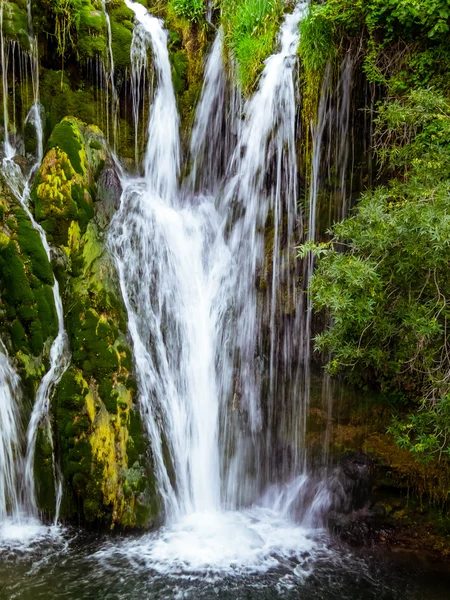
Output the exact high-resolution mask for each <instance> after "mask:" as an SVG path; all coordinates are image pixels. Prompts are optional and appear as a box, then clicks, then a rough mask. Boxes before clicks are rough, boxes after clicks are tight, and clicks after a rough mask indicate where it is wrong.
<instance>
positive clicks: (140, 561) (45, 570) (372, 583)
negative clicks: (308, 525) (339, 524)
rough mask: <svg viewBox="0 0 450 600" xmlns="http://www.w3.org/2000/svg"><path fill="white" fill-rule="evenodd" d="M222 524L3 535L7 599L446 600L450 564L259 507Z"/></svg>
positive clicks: (0, 567)
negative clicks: (336, 534) (341, 536)
mask: <svg viewBox="0 0 450 600" xmlns="http://www.w3.org/2000/svg"><path fill="white" fill-rule="evenodd" d="M216 517H217V515H196V516H191V517H189V518H187V519H186V521H185V522H183V523H181V524H179V525H178V526H176V527H173V528H167V527H166V528H163V529H161V530H159V531H156V532H154V533H152V534H146V535H140V536H127V537H121V536H120V537H119V536H114V537H112V538H111V537H107V536H103V535H95V534H86V533H81V532H80V531H78V530H73V529H70V528H68V529H62V528H46V530H45V531H44V528H41V529H39V528H37V529H36V530H35V531H34V534H35V535H36V537H35V538H33V537H32V536H27V538H26V539H22V540H20V539H19V537H18V535H15V537H14V539H10V540H9V541H8V539H7V538H6V537H5V536H4V535H3V537H2V540H1V541H0V600H12V599H20V600H30V599H33V600H36V599H38V598H43V599H44V598H45V599H50V598H52V599H53V598H55V599H57V598H65V599H69V600H88V599H89V600H94V599H105V600H106V599H107V600H113V599H115V600H122V599H124V600H125V599H126V600H138V599H139V600H143V599H152V600H153V599H155V600H156V599H167V600H169V599H174V600H175V599H189V598H195V599H196V600H200V599H205V600H206V599H208V600H209V599H213V598H218V599H223V600H240V599H242V600H244V599H245V600H253V599H255V600H256V599H266V600H269V599H270V600H272V599H278V598H280V599H281V598H283V599H286V600H289V599H298V598H301V599H302V600H310V599H311V600H312V599H319V598H320V599H323V600H332V599H338V598H339V599H340V600H343V599H348V600H370V599H372V598H373V599H375V598H376V599H377V600H403V599H405V600H406V599H408V600H416V599H417V600H419V599H420V600H444V599H445V600H446V599H447V598H448V590H449V589H450V568H449V565H443V564H438V563H436V562H433V561H430V560H429V559H427V557H425V556H417V555H415V554H414V555H412V554H410V553H406V552H395V551H392V550H389V549H388V548H377V549H374V550H373V549H367V548H364V549H356V550H355V549H349V548H348V547H346V546H344V545H342V544H341V543H339V542H338V541H336V540H335V539H333V538H332V537H330V536H328V535H327V534H325V533H324V532H323V531H305V530H302V529H301V528H300V527H296V526H294V525H292V524H290V525H289V524H288V523H287V522H285V523H284V524H283V523H280V521H279V519H277V517H276V516H274V515H270V514H268V513H265V514H263V513H262V512H261V511H260V510H258V509H254V510H253V511H248V512H244V513H224V514H223V515H222V516H221V517H219V518H218V519H217V518H216ZM283 525H284V526H283ZM6 533H7V532H6ZM2 534H5V531H3V532H2ZM16 534H17V530H16Z"/></svg>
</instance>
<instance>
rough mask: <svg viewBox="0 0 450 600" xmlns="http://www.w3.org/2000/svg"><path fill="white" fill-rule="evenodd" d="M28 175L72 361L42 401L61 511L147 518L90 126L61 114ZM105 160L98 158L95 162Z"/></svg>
mask: <svg viewBox="0 0 450 600" xmlns="http://www.w3.org/2000/svg"><path fill="white" fill-rule="evenodd" d="M48 145H49V150H48V152H47V154H46V156H45V157H44V160H43V162H42V165H41V167H40V169H39V172H38V174H37V176H36V179H35V182H34V186H33V190H32V199H33V202H34V210H35V215H36V219H37V220H38V221H40V223H41V225H42V226H43V227H44V229H45V230H46V233H47V237H48V240H49V242H50V243H51V244H52V245H53V246H54V247H56V248H57V250H58V252H59V258H58V259H57V260H56V263H55V271H56V273H57V276H58V277H59V279H60V284H61V289H62V290H63V304H64V313H65V322H66V328H67V333H68V336H69V341H70V346H71V351H72V362H71V365H70V367H69V369H68V370H67V371H66V373H65V374H64V375H63V377H62V380H61V382H60V384H59V386H58V388H57V390H56V393H55V396H54V399H53V402H52V415H53V425H54V431H55V438H56V449H57V455H58V456H59V458H60V463H61V469H62V475H63V479H64V495H63V503H62V516H63V517H67V518H74V517H75V516H77V515H78V517H80V516H81V517H82V518H84V519H85V520H86V521H88V522H93V521H100V522H103V523H106V524H109V525H114V524H120V525H125V526H135V525H146V524H151V521H152V516H153V517H154V516H155V514H156V511H157V505H156V501H155V490H154V482H153V480H152V477H151V474H150V472H149V471H148V464H149V461H148V458H149V456H148V448H147V443H146V440H145V439H144V437H143V431H142V424H141V421H140V417H139V414H138V413H137V412H136V410H135V407H134V403H135V400H136V398H135V396H136V385H135V382H134V379H133V376H132V355H131V350H130V347H129V344H128V340H127V325H126V313H125V309H124V307H123V304H122V300H121V296H120V291H119V289H118V285H117V279H116V274H115V269H114V264H113V262H112V260H111V257H110V256H109V254H108V251H107V248H106V237H105V235H106V234H105V229H106V227H107V226H108V224H109V221H110V219H111V217H112V215H113V214H114V211H115V209H116V208H117V206H118V202H119V200H120V182H119V180H118V178H117V175H116V174H115V173H114V170H113V169H112V168H111V165H110V164H109V161H110V159H109V156H108V152H107V150H106V143H105V140H104V139H103V136H102V134H101V132H100V130H98V129H97V128H96V127H93V126H87V125H85V124H83V123H82V122H81V121H78V120H77V119H75V118H66V119H64V120H63V121H62V122H61V123H60V124H59V125H58V126H57V127H56V128H55V130H54V131H53V133H52V135H51V137H50V140H49V144H48ZM105 165H108V166H105ZM46 445H47V442H46V440H45V436H40V437H39V438H38V448H37V453H36V479H37V483H38V489H39V501H40V506H41V508H42V509H43V510H44V511H47V512H52V507H54V501H53V500H52V498H49V491H48V485H46V483H47V480H48V476H47V477H46V476H45V472H46V470H48V460H47V459H48V454H49V450H48V448H47V447H46Z"/></svg>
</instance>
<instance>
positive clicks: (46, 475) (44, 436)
mask: <svg viewBox="0 0 450 600" xmlns="http://www.w3.org/2000/svg"><path fill="white" fill-rule="evenodd" d="M50 435H51V432H50V431H49V429H48V428H47V427H40V428H39V429H38V435H37V438H36V453H35V459H34V477H35V481H36V500H37V505H38V507H39V510H41V511H43V512H44V513H45V514H47V515H54V514H55V508H56V499H55V480H54V473H53V447H52V442H51V439H50Z"/></svg>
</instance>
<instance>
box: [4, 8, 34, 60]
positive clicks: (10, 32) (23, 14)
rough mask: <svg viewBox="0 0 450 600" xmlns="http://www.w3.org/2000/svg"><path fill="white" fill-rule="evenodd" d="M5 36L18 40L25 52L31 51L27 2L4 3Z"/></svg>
mask: <svg viewBox="0 0 450 600" xmlns="http://www.w3.org/2000/svg"><path fill="white" fill-rule="evenodd" d="M3 4H4V6H3V35H4V36H5V37H6V38H9V39H13V40H18V41H19V43H20V45H21V46H22V48H23V49H24V50H29V49H30V42H29V38H28V13H27V2H26V0H14V2H12V1H11V0H10V1H9V2H6V1H5V2H3Z"/></svg>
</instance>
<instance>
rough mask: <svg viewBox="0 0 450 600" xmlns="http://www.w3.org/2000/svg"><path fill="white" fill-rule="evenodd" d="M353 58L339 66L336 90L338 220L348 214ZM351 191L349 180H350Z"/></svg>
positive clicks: (347, 56) (348, 56) (348, 57)
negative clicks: (347, 182) (347, 181)
mask: <svg viewBox="0 0 450 600" xmlns="http://www.w3.org/2000/svg"><path fill="white" fill-rule="evenodd" d="M353 67H354V64H353V58H352V55H351V54H350V53H348V54H346V56H345V58H344V60H343V61H342V65H341V76H340V80H339V86H338V89H337V98H338V107H337V122H338V135H337V136H336V138H337V140H338V147H337V169H338V175H339V193H340V210H339V213H338V219H345V218H346V217H347V213H348V197H347V196H348V191H347V185H346V178H347V175H348V164H349V158H350V135H349V134H350V106H351V92H352V84H353V81H352V74H353ZM350 190H351V180H350Z"/></svg>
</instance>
